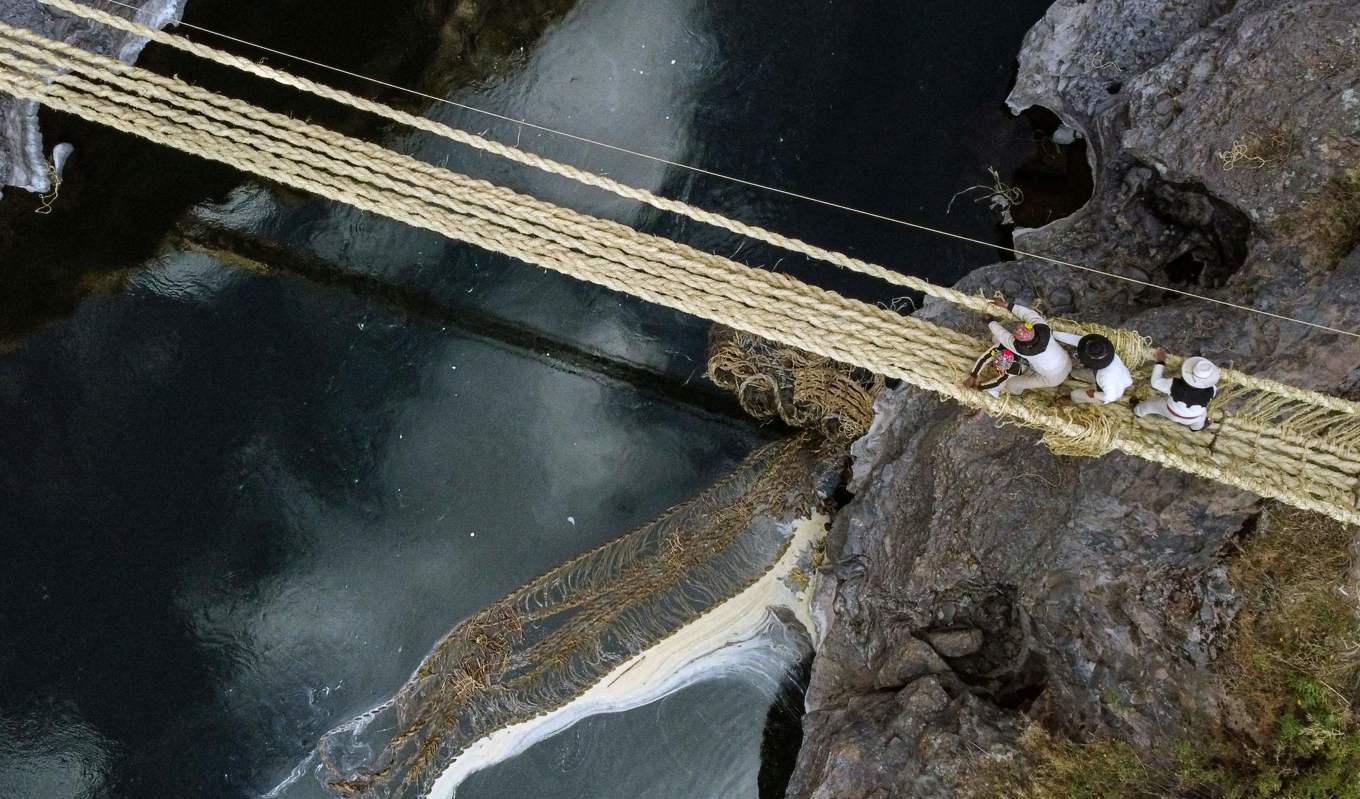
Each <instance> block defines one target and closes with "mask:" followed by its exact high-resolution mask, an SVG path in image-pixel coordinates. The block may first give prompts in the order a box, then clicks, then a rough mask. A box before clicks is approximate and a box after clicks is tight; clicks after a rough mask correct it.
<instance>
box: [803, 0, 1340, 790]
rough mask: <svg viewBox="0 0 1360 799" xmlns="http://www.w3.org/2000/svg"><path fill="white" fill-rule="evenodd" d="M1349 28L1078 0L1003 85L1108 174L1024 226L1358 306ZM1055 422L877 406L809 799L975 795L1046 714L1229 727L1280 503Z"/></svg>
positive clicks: (863, 444) (977, 278) (1102, 253)
mask: <svg viewBox="0 0 1360 799" xmlns="http://www.w3.org/2000/svg"><path fill="white" fill-rule="evenodd" d="M1357 37H1360V6H1357V5H1356V4H1354V3H1352V2H1350V0H1311V1H1306V2H1284V3H1280V2H1267V1H1266V0H1259V1H1258V2H1239V3H1236V4H1234V3H1231V2H1221V1H1218V0H1215V1H1211V0H1189V2H1173V1H1172V0H1120V1H1116V2H1102V3H1092V2H1082V1H1081V0H1061V1H1060V2H1058V3H1057V4H1055V5H1054V6H1053V8H1052V9H1050V11H1049V13H1048V15H1047V17H1046V18H1045V19H1044V20H1043V21H1042V22H1041V23H1040V24H1039V25H1037V26H1036V27H1035V29H1034V30H1032V31H1031V33H1030V35H1029V36H1028V38H1027V40H1026V43H1025V48H1024V51H1023V53H1022V54H1021V56H1020V65H1021V71H1020V76H1019V79H1018V80H1017V84H1016V88H1015V91H1014V93H1013V94H1012V96H1011V98H1010V103H1011V105H1012V108H1014V109H1015V110H1017V111H1019V110H1021V109H1023V108H1026V107H1029V106H1031V105H1040V106H1043V107H1046V108H1048V109H1050V110H1052V111H1053V112H1054V113H1056V114H1057V115H1058V116H1059V117H1060V118H1061V119H1062V120H1063V122H1064V123H1065V125H1066V126H1068V127H1069V128H1070V129H1071V130H1074V131H1076V132H1078V133H1079V134H1080V135H1082V136H1084V137H1085V138H1086V139H1087V140H1088V144H1089V147H1088V153H1089V154H1090V157H1091V159H1092V161H1093V167H1094V168H1095V171H1096V191H1095V194H1094V196H1093V198H1092V200H1091V202H1090V203H1089V204H1088V205H1087V206H1086V207H1085V208H1083V209H1082V210H1081V211H1079V212H1078V213H1076V214H1074V215H1073V216H1071V217H1068V218H1066V219H1063V220H1060V221H1058V222H1056V223H1054V224H1052V225H1049V226H1047V227H1045V228H1042V229H1039V230H1029V231H1021V232H1019V233H1018V234H1017V237H1016V239H1017V246H1018V247H1020V248H1022V249H1025V250H1028V251H1032V252H1040V253H1045V254H1049V255H1051V256H1053V257H1057V258H1061V259H1064V260H1070V261H1075V262H1078V263H1083V264H1090V265H1092V266H1096V267H1098V268H1100V269H1103V270H1107V271H1110V272H1113V273H1116V274H1119V275H1122V276H1125V277H1128V278H1132V279H1133V280H1144V281H1151V282H1155V283H1158V284H1162V285H1171V286H1175V287H1179V288H1183V289H1185V290H1187V291H1194V292H1196V293H1200V294H1207V295H1210V296H1213V297H1216V298H1219V299H1222V300H1225V301H1230V302H1237V303H1243V304H1249V305H1253V306H1256V307H1258V308H1263V309H1266V310H1270V311H1275V312H1278V313H1282V314H1288V315H1290V316H1295V317H1299V318H1302V319H1306V320H1309V321H1313V322H1316V323H1319V324H1326V325H1332V326H1336V327H1340V328H1343V329H1357V328H1360V302H1356V299H1355V298H1357V297H1360V250H1357V249H1356V244H1357V243H1360V226H1357V228H1356V229H1355V230H1347V229H1346V226H1344V225H1341V226H1337V225H1333V224H1332V222H1334V221H1335V220H1334V218H1333V217H1332V216H1329V212H1330V211H1332V210H1334V208H1335V205H1336V204H1337V203H1338V201H1341V202H1343V203H1344V202H1345V201H1348V199H1349V195H1347V194H1346V193H1345V192H1346V191H1347V190H1348V189H1346V188H1345V187H1346V186H1347V185H1349V184H1348V183H1347V182H1346V181H1347V177H1346V176H1347V170H1348V169H1356V168H1357V167H1360V102H1356V101H1355V100H1354V92H1355V91H1356V89H1355V88H1354V87H1357V86H1360V46H1357V42H1360V38H1357ZM1348 98H1350V99H1348ZM1235 144H1241V145H1243V146H1244V147H1246V148H1247V152H1246V153H1245V154H1244V153H1242V151H1241V148H1238V150H1237V152H1238V158H1237V160H1236V161H1233V155H1232V153H1233V151H1234V146H1235ZM1222 153H1226V155H1220V154H1222ZM1255 158H1260V159H1261V160H1262V161H1263V162H1264V163H1260V162H1258V161H1256V160H1253V159H1255ZM1355 191H1356V192H1357V194H1360V181H1358V182H1357V183H1356V188H1355ZM1356 201H1357V202H1360V197H1357V198H1356ZM1347 252H1349V253H1351V254H1350V256H1349V257H1348V258H1345V259H1344V260H1343V259H1342V257H1341V256H1343V255H1345V254H1346V253H1347ZM961 287H962V288H965V289H967V290H969V291H983V292H986V293H989V294H990V293H991V292H992V291H995V290H1001V291H1003V292H1004V293H1006V294H1007V295H1008V296H1010V297H1013V298H1016V299H1019V300H1022V301H1031V302H1034V301H1037V302H1039V303H1041V304H1044V305H1046V307H1048V308H1049V309H1050V310H1053V311H1056V312H1061V313H1063V314H1064V315H1069V316H1073V317H1075V318H1080V319H1090V320H1100V321H1103V322H1106V323H1114V324H1121V325H1125V326H1129V327H1133V328H1136V329H1138V330H1140V331H1142V332H1143V333H1144V334H1146V335H1150V336H1153V337H1154V338H1155V339H1156V340H1157V342H1158V343H1159V344H1162V345H1164V346H1166V347H1168V348H1169V349H1173V350H1176V351H1180V352H1185V353H1202V354H1204V355H1207V356H1209V357H1211V358H1214V359H1216V360H1218V361H1219V362H1221V363H1226V364H1231V365H1233V366H1236V367H1238V368H1243V369H1246V370H1248V371H1251V372H1255V373H1257V374H1263V375H1269V376H1272V377H1276V378H1279V379H1283V380H1287V381H1290V382H1294V383H1297V384H1300V385H1305V386H1309V387H1315V388H1320V389H1324V390H1328V391H1343V392H1344V391H1354V390H1355V387H1356V386H1357V385H1360V372H1357V366H1360V341H1357V340H1355V339H1351V338H1347V337H1343V336H1339V335H1337V334H1334V333H1328V332H1325V331H1320V330H1317V329H1313V328H1308V327H1305V326H1301V325H1295V324H1290V323H1285V322H1279V321H1277V320H1273V319H1271V318H1269V317H1264V316H1257V315H1246V314H1242V313H1239V312H1235V311H1230V310H1228V309H1225V308H1224V307H1222V306H1216V305H1213V304H1210V303H1206V302H1203V301H1197V300H1187V299H1183V298H1179V297H1177V296H1175V295H1172V294H1169V293H1167V292H1162V291H1158V290H1154V289H1149V288H1146V287H1145V286H1142V285H1139V284H1138V283H1133V282H1125V281H1119V280H1112V279H1110V278H1106V277H1101V276H1098V275H1092V274H1084V273H1080V272H1075V271H1073V270H1070V269H1067V268H1064V267H1060V266H1056V265H1049V264H1044V263H1041V262H1035V261H1020V262H1013V263H1004V264H998V265H995V266H991V267H986V268H984V269H981V270H978V271H976V272H974V273H973V274H971V275H970V276H968V277H967V278H966V279H965V280H964V281H962V283H961ZM921 313H922V314H924V315H926V316H927V317H930V318H933V319H935V320H937V321H941V322H944V323H946V324H949V325H951V326H968V327H971V328H973V329H979V330H980V327H981V322H980V321H979V320H977V319H970V318H969V317H968V316H967V315H965V314H962V313H961V312H959V311H958V310H956V309H954V308H953V307H950V306H944V305H941V304H931V305H928V306H927V307H926V308H925V309H923V310H922V311H921ZM1037 439H1038V436H1037V435H1036V434H1035V433H1034V432H1032V431H1028V430H1024V429H1021V428H1018V427H1001V426H998V425H997V424H996V423H995V422H994V421H993V420H991V419H989V418H988V417H986V416H982V415H976V416H970V415H968V414H967V413H966V412H963V411H961V410H960V409H959V408H958V407H957V406H955V405H953V404H949V403H943V402H941V401H939V400H936V399H935V398H933V397H932V396H929V395H926V394H924V393H922V392H919V391H916V390H914V389H910V388H903V389H901V390H898V391H896V392H890V393H888V394H886V395H884V397H883V398H882V399H881V400H880V402H879V417H878V420H877V421H876V423H875V425H874V428H873V430H872V431H871V432H870V434H869V435H868V436H866V437H865V438H864V439H862V440H861V441H860V442H859V443H858V444H857V445H856V449H855V454H856V465H855V473H854V478H853V481H852V485H851V486H850V488H851V490H852V491H853V492H854V493H855V494H856V499H854V500H853V501H852V502H851V503H850V504H849V505H848V506H847V507H846V508H845V509H844V510H843V511H842V512H841V514H840V516H839V517H838V519H837V522H836V525H835V527H834V529H833V533H832V539H831V542H830V546H829V562H830V564H831V565H830V566H829V567H828V568H827V569H826V570H825V572H824V578H825V579H826V580H828V581H830V585H831V586H833V587H831V588H828V587H826V586H823V587H822V590H819V591H818V592H817V595H816V603H817V608H816V612H817V614H818V617H819V618H823V619H826V620H828V621H827V622H826V625H825V627H826V629H825V630H824V631H823V633H824V636H825V639H824V641H823V644H822V646H821V648H820V651H819V653H818V656H817V658H816V660H815V661H814V666H813V676H812V684H811V687H810V689H809V693H808V710H809V713H808V715H807V717H806V720H805V732H806V737H805V744H804V749H803V752H802V755H801V758H800V762H799V767H798V770H797V772H796V773H795V776H794V780H793V783H792V785H791V786H790V790H789V796H790V797H797V798H798V799H805V798H810V797H817V798H818V799H822V798H823V797H852V796H853V797H878V798H879V799H888V798H889V797H933V796H940V797H946V796H954V795H956V793H957V790H958V785H959V781H960V779H961V775H963V774H965V773H967V772H968V771H969V769H970V768H971V766H972V765H973V764H974V763H976V761H977V759H978V758H979V757H980V755H981V754H982V753H993V754H997V753H1006V752H1009V751H1013V748H1014V743H1015V740H1016V736H1017V734H1018V730H1020V729H1021V728H1023V727H1024V726H1025V724H1027V723H1028V720H1029V719H1037V720H1040V721H1042V722H1043V723H1045V724H1047V725H1049V726H1051V727H1053V728H1055V729H1058V730H1061V731H1063V732H1065V733H1067V734H1071V735H1074V736H1076V737H1077V738H1079V739H1082V738H1084V739H1093V738H1099V737H1109V736H1118V737H1120V738H1123V739H1126V740H1129V741H1130V742H1132V743H1133V744H1134V745H1135V746H1138V747H1141V748H1147V747H1149V746H1150V745H1151V744H1152V743H1154V742H1157V741H1165V740H1169V739H1171V738H1173V737H1174V736H1176V735H1177V734H1178V733H1181V732H1184V731H1186V730H1188V729H1189V728H1190V727H1191V725H1192V724H1211V725H1227V726H1229V727H1231V726H1232V725H1233V724H1234V719H1233V712H1232V708H1231V705H1230V703H1229V702H1228V701H1227V700H1226V699H1225V697H1223V696H1222V695H1221V693H1220V692H1219V690H1218V688H1217V687H1216V685H1215V683H1214V681H1213V680H1212V679H1211V674H1210V672H1209V671H1208V669H1207V668H1206V667H1207V666H1208V665H1209V664H1210V663H1211V662H1212V659H1213V658H1214V656H1215V655H1216V653H1217V650H1218V647H1219V646H1221V644H1222V634H1223V633H1224V631H1225V630H1226V628H1227V626H1228V625H1229V624H1230V622H1231V621H1232V618H1233V616H1234V613H1235V611H1236V607H1237V605H1236V598H1235V596H1234V594H1233V591H1232V588H1231V586H1230V585H1229V583H1228V580H1227V577H1226V570H1225V569H1224V568H1223V566H1222V555H1223V552H1224V550H1225V548H1227V547H1228V546H1229V545H1230V542H1231V541H1232V540H1233V538H1234V536H1237V535H1239V534H1240V533H1241V532H1242V531H1243V530H1244V528H1249V526H1250V524H1251V520H1252V519H1253V517H1254V515H1255V514H1256V513H1257V512H1258V511H1259V500H1258V499H1257V498H1256V497H1254V496H1250V495H1247V494H1243V493H1241V492H1238V491H1235V490H1232V489H1228V488H1225V487H1222V486H1219V485H1217V484H1214V483H1211V482H1207V481H1204V480H1200V479H1197V478H1192V477H1189V476H1186V475H1183V474H1180V473H1177V472H1172V471H1167V470H1164V469H1161V468H1159V467H1157V466H1154V465H1152V464H1150V463H1146V462H1143V461H1140V460H1138V459H1135V458H1131V457H1128V456H1124V455H1120V454H1113V455H1109V456H1106V457H1103V458H1100V459H1097V460H1079V459H1070V458H1056V457H1054V456H1053V455H1051V454H1049V453H1048V451H1047V450H1046V449H1045V448H1044V447H1042V446H1041V445H1040V444H1039V442H1038V440H1037Z"/></svg>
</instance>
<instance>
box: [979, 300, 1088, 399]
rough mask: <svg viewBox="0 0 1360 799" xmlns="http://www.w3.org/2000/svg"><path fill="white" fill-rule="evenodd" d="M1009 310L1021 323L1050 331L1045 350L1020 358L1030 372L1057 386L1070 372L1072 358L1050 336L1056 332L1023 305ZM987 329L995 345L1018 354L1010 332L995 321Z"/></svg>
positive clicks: (1054, 336) (1056, 340) (1055, 338)
mask: <svg viewBox="0 0 1360 799" xmlns="http://www.w3.org/2000/svg"><path fill="white" fill-rule="evenodd" d="M1011 310H1012V311H1013V312H1014V313H1015V315H1016V316H1018V317H1020V320H1021V321H1022V322H1029V323H1030V324H1032V325H1045V326H1047V327H1048V328H1049V331H1050V335H1049V337H1048V347H1047V349H1045V350H1044V351H1043V352H1041V353H1039V354H1038V355H1021V356H1020V357H1022V358H1024V359H1025V363H1028V364H1029V368H1030V369H1031V370H1032V371H1034V372H1035V373H1037V374H1039V375H1041V376H1043V377H1045V378H1047V379H1049V380H1050V381H1052V385H1057V384H1058V383H1061V382H1062V381H1064V380H1066V379H1067V375H1068V374H1069V373H1070V372H1071V371H1072V358H1071V356H1069V355H1068V354H1067V350H1065V349H1063V347H1062V344H1059V343H1058V337H1057V336H1056V335H1052V334H1053V333H1055V332H1056V331H1054V330H1053V327H1052V325H1049V324H1048V322H1047V321H1046V320H1045V319H1044V318H1043V317H1042V316H1040V315H1039V314H1037V313H1035V312H1034V311H1031V310H1030V309H1029V308H1026V307H1025V306H1023V305H1015V306H1012V307H1011ZM988 328H990V329H991V331H992V338H994V339H996V343H998V344H1000V345H1001V346H1003V347H1005V348H1006V349H1008V350H1010V351H1011V352H1015V353H1017V354H1018V353H1019V350H1017V349H1016V348H1015V347H1016V345H1015V336H1013V335H1011V331H1009V330H1007V329H1006V328H1004V327H1002V326H1001V324H1000V323H999V322H995V321H994V322H992V323H990V324H989V325H988Z"/></svg>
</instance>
